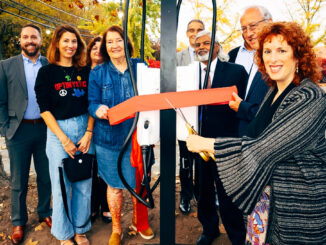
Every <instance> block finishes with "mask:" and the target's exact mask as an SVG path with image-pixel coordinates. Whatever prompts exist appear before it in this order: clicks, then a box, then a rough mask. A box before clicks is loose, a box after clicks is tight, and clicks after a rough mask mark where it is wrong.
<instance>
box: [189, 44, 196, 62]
mask: <svg viewBox="0 0 326 245" xmlns="http://www.w3.org/2000/svg"><path fill="white" fill-rule="evenodd" d="M188 51H189V55H190V59H191V62H193V61H194V60H195V49H194V48H193V47H191V46H189V47H188Z"/></svg>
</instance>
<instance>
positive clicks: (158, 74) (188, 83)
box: [118, 0, 216, 245]
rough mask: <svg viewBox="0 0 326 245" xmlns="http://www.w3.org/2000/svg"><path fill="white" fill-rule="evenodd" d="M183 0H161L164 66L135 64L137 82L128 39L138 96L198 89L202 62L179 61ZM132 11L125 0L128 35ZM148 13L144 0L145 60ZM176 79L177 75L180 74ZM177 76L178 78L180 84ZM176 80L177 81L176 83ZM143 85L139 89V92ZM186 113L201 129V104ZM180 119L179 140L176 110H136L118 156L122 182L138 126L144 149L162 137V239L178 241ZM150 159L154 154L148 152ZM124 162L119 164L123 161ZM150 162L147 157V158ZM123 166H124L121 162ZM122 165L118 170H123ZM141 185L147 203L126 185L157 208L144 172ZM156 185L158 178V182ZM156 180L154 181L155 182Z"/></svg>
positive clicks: (183, 133)
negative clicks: (125, 159) (127, 152)
mask: <svg viewBox="0 0 326 245" xmlns="http://www.w3.org/2000/svg"><path fill="white" fill-rule="evenodd" d="M181 2H182V0H178V2H177V5H176V1H175V0H173V1H172V0H164V1H161V56H160V57H161V59H160V61H161V66H160V69H155V68H148V67H146V66H145V65H141V64H140V65H138V67H137V85H136V82H135V78H134V75H133V72H132V69H131V65H130V57H129V53H128V49H127V46H128V45H127V40H126V38H125V39H124V42H125V54H126V60H127V64H128V68H129V71H130V76H131V80H132V84H133V89H134V92H135V96H137V95H147V94H155V93H166V92H176V91H187V90H196V89H198V82H199V74H198V73H199V66H198V63H196V62H195V63H193V64H191V65H189V66H184V67H178V72H177V66H176V46H177V41H176V36H177V35H176V33H177V23H178V14H179V9H180V6H181ZM212 4H213V24H212V41H211V46H210V54H209V59H208V65H207V67H208V69H207V72H206V75H205V79H204V86H203V87H206V86H205V85H206V84H207V81H208V74H209V70H210V64H211V60H212V50H213V46H214V41H215V31H216V0H212ZM128 10H129V0H126V1H125V14H124V21H123V29H124V36H126V35H127V29H128V24H127V23H128ZM145 16H146V0H144V1H143V18H142V35H141V56H142V57H141V60H142V61H144V31H145V20H146V18H145ZM177 78H178V79H177ZM177 80H178V83H177ZM177 84H178V85H177ZM138 90H139V93H138ZM182 110H183V113H184V114H185V116H186V118H187V119H188V121H189V123H190V124H192V126H194V129H195V130H197V128H200V127H199V125H198V109H197V107H189V108H183V109H182ZM176 120H177V125H178V139H180V140H185V139H186V137H187V135H188V131H187V128H186V126H185V123H184V122H183V121H182V120H181V119H180V118H178V119H177V118H176V113H175V112H174V111H173V110H171V109H170V110H161V111H148V112H140V113H138V112H137V113H136V115H135V120H134V123H133V126H132V129H131V131H130V133H129V135H128V137H127V139H126V140H125V143H124V146H123V147H122V150H121V152H120V155H119V159H118V172H119V176H120V178H121V180H122V182H123V183H124V184H125V183H126V182H125V181H124V177H123V176H122V171H121V158H122V155H123V152H124V150H125V145H127V142H128V141H129V140H130V138H131V135H132V132H133V131H134V129H135V128H136V125H137V141H138V143H139V145H141V146H142V147H143V146H144V148H149V147H150V146H151V145H153V144H155V143H157V142H158V141H160V181H161V185H160V204H161V205H160V206H161V208H160V244H163V245H174V244H175V175H176ZM148 159H150V158H149V157H148ZM119 162H120V163H119ZM148 162H149V161H148ZM143 164H144V170H145V171H144V173H145V172H146V168H147V167H146V166H145V165H146V164H145V163H143ZM119 165H120V166H119ZM119 168H120V170H119ZM143 179H144V180H145V181H144V180H143V183H142V185H144V186H146V192H147V197H148V199H149V202H147V201H146V200H145V199H146V196H145V198H143V197H141V196H142V195H140V194H138V193H135V192H134V191H133V190H132V189H131V188H129V187H128V186H127V185H126V184H125V185H126V187H127V189H128V190H129V191H130V192H131V194H133V195H134V196H135V197H136V198H137V199H138V200H139V201H140V202H142V203H143V204H144V205H146V206H147V207H153V200H152V196H151V193H152V191H153V190H151V188H150V187H149V181H148V176H147V174H146V176H145V174H144V178H143ZM155 185H156V183H155ZM155 185H154V186H155Z"/></svg>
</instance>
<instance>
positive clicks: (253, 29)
mask: <svg viewBox="0 0 326 245" xmlns="http://www.w3.org/2000/svg"><path fill="white" fill-rule="evenodd" d="M263 21H265V19H263V20H260V21H257V22H256V23H252V24H250V25H247V26H241V30H242V32H243V33H246V32H247V31H248V29H249V30H250V31H255V30H256V29H257V27H258V25H259V23H261V22H263Z"/></svg>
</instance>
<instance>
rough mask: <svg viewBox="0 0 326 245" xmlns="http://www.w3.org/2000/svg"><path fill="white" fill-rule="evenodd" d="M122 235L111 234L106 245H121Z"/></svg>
mask: <svg viewBox="0 0 326 245" xmlns="http://www.w3.org/2000/svg"><path fill="white" fill-rule="evenodd" d="M122 237H123V236H122V234H119V233H116V232H113V233H112V234H111V237H110V240H109V244H108V245H120V244H121V240H122Z"/></svg>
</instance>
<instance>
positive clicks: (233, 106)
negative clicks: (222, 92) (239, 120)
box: [229, 92, 242, 112]
mask: <svg viewBox="0 0 326 245" xmlns="http://www.w3.org/2000/svg"><path fill="white" fill-rule="evenodd" d="M232 99H233V100H230V102H229V107H230V108H231V109H232V110H234V111H235V112H238V110H239V106H240V103H241V101H242V99H241V98H240V97H239V96H238V95H237V94H236V93H234V92H233V93H232Z"/></svg>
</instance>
